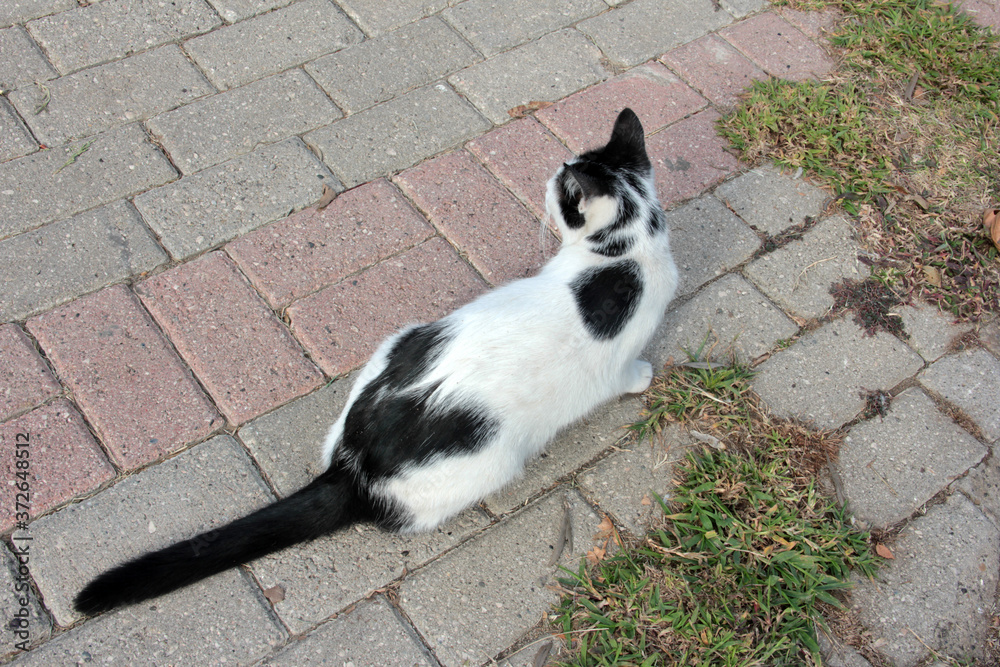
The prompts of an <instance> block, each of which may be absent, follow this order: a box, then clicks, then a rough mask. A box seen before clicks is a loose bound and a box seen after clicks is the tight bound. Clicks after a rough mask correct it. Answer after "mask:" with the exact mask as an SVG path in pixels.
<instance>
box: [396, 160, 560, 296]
mask: <svg viewBox="0 0 1000 667" xmlns="http://www.w3.org/2000/svg"><path fill="white" fill-rule="evenodd" d="M396 181H397V182H398V183H399V185H400V187H402V188H403V191H404V192H406V194H407V195H409V196H410V197H411V198H412V199H413V201H414V202H416V204H417V206H419V207H420V208H422V209H423V210H424V211H426V212H427V215H428V216H429V217H430V219H431V222H432V223H434V226H436V227H437V228H438V229H440V230H441V233H442V234H444V235H445V236H446V237H447V238H448V239H449V240H450V241H452V242H453V243H455V244H456V245H457V246H458V248H459V249H460V250H461V251H463V252H465V253H467V254H468V256H469V259H470V260H471V261H472V263H473V265H475V267H476V268H477V269H479V271H481V272H482V274H483V276H485V278H486V279H487V280H488V281H490V282H491V283H493V284H494V285H496V284H499V283H502V282H506V281H509V280H514V279H516V278H523V277H524V276H527V275H531V274H533V273H535V272H536V271H537V270H538V268H539V267H540V266H541V265H542V264H544V263H545V260H546V259H548V258H549V257H551V256H552V255H553V254H554V252H555V249H556V241H555V239H554V238H553V237H552V235H551V234H549V233H548V232H547V231H543V230H542V229H541V227H540V225H539V222H538V220H537V219H536V218H535V217H534V216H533V215H531V214H530V213H528V211H527V209H525V208H524V206H522V205H521V203H520V202H518V201H517V199H515V198H514V197H513V196H512V195H511V194H510V192H508V191H507V190H505V189H504V188H503V186H502V185H500V184H499V183H498V182H497V181H496V179H495V178H493V177H492V176H491V175H490V174H489V172H487V171H486V170H485V169H483V168H482V167H481V166H479V165H478V164H477V163H476V161H475V160H474V159H473V158H472V156H471V155H469V153H467V152H465V151H457V152H455V153H449V154H447V155H442V156H441V157H438V158H434V159H433V160H428V161H427V162H424V163H423V164H420V165H418V166H416V167H413V168H412V169H407V170H406V171H404V172H403V173H401V174H399V175H398V176H397V177H396Z"/></svg>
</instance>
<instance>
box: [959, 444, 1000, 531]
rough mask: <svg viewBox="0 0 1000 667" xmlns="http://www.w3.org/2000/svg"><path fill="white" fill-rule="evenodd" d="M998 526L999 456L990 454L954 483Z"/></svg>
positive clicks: (999, 504)
mask: <svg viewBox="0 0 1000 667" xmlns="http://www.w3.org/2000/svg"><path fill="white" fill-rule="evenodd" d="M955 488H956V489H957V490H959V491H961V492H962V493H964V494H965V495H966V496H967V497H968V498H969V500H971V501H972V503H973V504H974V505H975V506H976V507H978V508H979V509H980V510H981V511H982V513H983V514H985V515H986V516H988V517H989V518H990V519H992V520H993V523H994V524H995V525H996V526H997V527H998V528H1000V457H998V456H991V457H989V458H988V459H987V460H985V461H983V462H982V463H980V464H979V465H978V466H976V467H975V468H973V469H972V470H970V471H969V474H968V475H966V476H965V477H964V478H962V479H961V480H960V481H959V482H958V483H956V484H955Z"/></svg>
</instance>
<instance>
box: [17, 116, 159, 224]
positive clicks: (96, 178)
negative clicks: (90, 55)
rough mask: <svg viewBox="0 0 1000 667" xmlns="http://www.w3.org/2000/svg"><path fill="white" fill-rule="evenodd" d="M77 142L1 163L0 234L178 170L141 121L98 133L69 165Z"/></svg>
mask: <svg viewBox="0 0 1000 667" xmlns="http://www.w3.org/2000/svg"><path fill="white" fill-rule="evenodd" d="M81 145H82V144H81ZM77 148H78V147H77V146H66V147H62V148H56V149H51V150H47V151H38V152H36V153H32V154H31V155H26V156H24V157H21V158H17V159H16V160H11V161H10V162H5V163H3V164H0V238H4V237H7V236H10V235H12V234H18V233H20V232H23V231H25V230H28V229H32V228H34V227H38V226H39V225H41V224H44V223H46V222H51V221H52V220H60V219H63V218H67V217H69V216H71V215H73V214H74V213H77V212H79V211H83V210H86V209H89V208H92V207H94V206H98V205H100V204H106V203H109V202H113V201H115V200H116V199H120V198H121V197H127V196H129V195H132V194H135V193H136V192H141V191H142V190H146V189H147V188H151V187H155V186H157V185H162V184H163V183H166V182H167V181H171V180H173V179H174V178H175V177H176V176H177V172H176V171H174V168H173V167H172V166H170V162H168V161H167V159H166V157H164V155H163V153H161V152H160V151H159V150H158V149H157V148H155V147H154V146H153V144H151V143H150V142H149V141H148V140H147V139H146V135H145V133H143V131H142V130H141V129H140V128H139V127H138V126H137V125H126V126H125V127H121V128H116V129H114V130H111V131H110V132H105V133H103V134H101V135H99V136H98V137H95V138H94V143H92V144H90V148H88V149H87V150H86V151H85V152H84V153H82V154H80V155H79V156H78V157H77V158H76V161H75V162H73V163H72V164H68V165H67V164H66V163H67V162H69V161H70V160H71V159H72V156H73V153H74V152H75V150H74V149H77Z"/></svg>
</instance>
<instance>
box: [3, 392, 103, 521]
mask: <svg viewBox="0 0 1000 667" xmlns="http://www.w3.org/2000/svg"><path fill="white" fill-rule="evenodd" d="M25 441H27V442H28V446H27V447H26V448H25V447H20V448H19V447H17V444H16V443H17V442H22V443H23V442H25ZM0 443H2V445H3V448H2V455H0V461H2V462H3V463H2V464H0V467H2V468H3V479H4V482H3V484H0V489H2V490H0V532H5V531H7V530H10V529H11V528H12V527H13V526H14V524H15V518H16V512H17V511H19V510H18V509H17V507H16V505H15V502H16V501H18V500H21V501H22V502H23V500H24V498H23V496H22V497H20V498H18V497H17V493H19V492H21V490H20V489H18V488H17V486H16V485H17V484H22V483H24V482H27V483H28V484H27V487H26V488H27V493H28V496H29V500H30V506H31V509H30V511H29V514H30V515H31V517H32V518H34V517H36V516H38V515H39V514H42V513H44V512H45V511H46V510H49V509H51V508H53V507H55V506H56V505H59V504H61V503H64V502H66V501H67V500H70V499H71V498H74V497H76V496H78V495H80V494H83V493H86V492H88V491H91V490H93V489H96V488H97V487H98V486H100V485H101V484H102V483H104V482H106V481H107V480H109V479H111V478H113V477H114V476H115V471H114V468H112V467H111V464H110V463H108V460H107V458H105V456H104V453H103V452H102V451H101V448H100V446H99V445H98V444H97V443H96V442H94V437H93V436H92V435H91V434H90V431H88V430H87V425H86V424H85V423H84V422H83V418H82V417H80V413H78V412H77V411H76V409H75V408H74V407H73V406H72V405H71V404H70V402H69V401H67V400H65V399H62V398H60V399H56V400H55V401H53V402H52V403H50V404H49V405H45V406H43V407H40V408H38V409H37V410H32V411H31V412H29V413H28V414H25V415H21V416H20V417H17V418H16V419H11V420H10V421H7V422H4V423H3V424H0ZM17 449H27V450H28V452H29V453H28V455H27V457H24V458H20V459H19V458H17V455H16V454H15V451H17ZM19 460H27V461H28V467H27V468H25V467H24V465H23V464H22V466H21V467H20V468H18V466H17V461H19ZM25 470H27V471H28V472H29V475H28V479H27V480H24V479H19V478H18V477H17V473H18V472H19V471H22V472H23V471H25ZM24 488H25V487H22V489H24Z"/></svg>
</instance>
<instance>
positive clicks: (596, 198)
mask: <svg viewBox="0 0 1000 667" xmlns="http://www.w3.org/2000/svg"><path fill="white" fill-rule="evenodd" d="M545 205H546V208H547V209H548V212H549V214H550V215H551V216H552V218H553V220H555V223H556V225H558V227H559V231H560V233H561V234H562V238H563V244H564V245H566V244H571V243H578V242H580V241H581V240H583V241H586V242H587V243H589V244H590V246H591V248H592V249H594V250H595V251H596V252H600V253H601V254H605V255H612V256H616V255H621V254H624V252H625V251H627V249H628V246H630V245H631V243H632V242H634V240H635V236H636V231H637V230H630V229H629V228H630V227H634V226H635V224H636V223H637V222H641V221H642V220H643V219H645V218H648V217H650V216H652V218H654V220H653V221H652V224H653V225H654V226H655V225H656V224H658V222H659V220H660V219H661V217H662V212H661V211H660V207H659V203H658V201H657V199H656V192H655V189H654V186H653V166H652V164H651V163H650V161H649V156H648V155H647V154H646V138H645V133H644V132H643V129H642V123H640V122H639V118H638V116H636V115H635V113H634V112H633V111H632V110H631V109H624V110H622V112H621V113H620V114H619V115H618V119H617V120H616V121H615V127H614V129H613V130H612V131H611V139H610V140H609V141H608V143H607V144H606V145H604V146H602V147H601V148H596V149H594V150H590V151H587V152H586V153H583V154H581V155H580V156H578V157H575V158H573V159H572V160H569V161H568V162H566V163H565V164H564V165H563V166H561V167H560V168H559V170H558V171H557V172H556V174H555V176H553V177H552V178H551V179H550V180H549V183H548V190H547V192H546V197H545Z"/></svg>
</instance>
